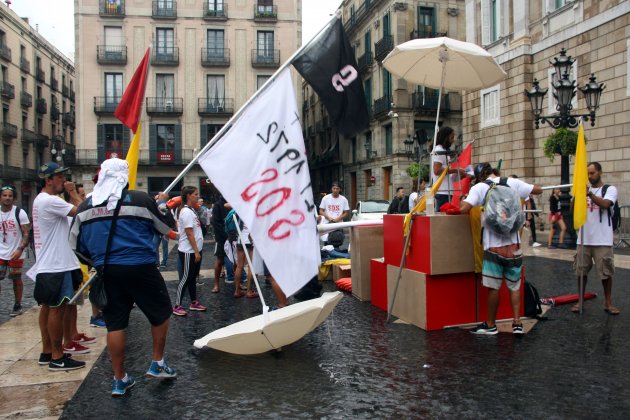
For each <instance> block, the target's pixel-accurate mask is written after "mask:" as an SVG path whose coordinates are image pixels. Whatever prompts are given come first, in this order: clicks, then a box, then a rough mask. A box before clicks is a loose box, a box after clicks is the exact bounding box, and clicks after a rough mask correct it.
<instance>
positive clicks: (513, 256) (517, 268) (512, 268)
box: [460, 163, 542, 335]
mask: <svg viewBox="0 0 630 420" xmlns="http://www.w3.org/2000/svg"><path fill="white" fill-rule="evenodd" d="M474 172H475V177H476V178H477V181H478V182H477V183H476V184H475V185H474V186H473V187H472V188H471V189H470V193H469V194H468V197H466V199H464V201H462V203H461V205H460V211H461V213H469V212H470V210H471V209H472V208H473V207H475V206H481V205H483V204H484V201H485V199H486V196H487V192H488V190H489V189H490V186H489V185H488V183H487V181H490V182H493V183H495V184H498V183H499V181H500V179H499V178H496V177H494V176H492V175H493V174H492V167H491V166H490V164H489V163H482V164H479V165H477V166H476V167H475V171H474ZM507 185H508V186H509V188H511V189H512V190H514V191H515V192H516V194H517V195H518V196H519V197H521V198H522V199H525V198H526V197H528V196H529V195H530V194H540V193H542V188H540V187H539V186H537V185H532V184H527V183H525V182H523V181H521V180H519V179H515V178H507ZM496 188H505V187H501V186H497V187H496ZM516 204H517V205H520V203H516ZM482 224H483V226H484V229H483V239H482V240H483V249H484V253H483V269H482V276H483V280H482V283H483V285H484V286H485V287H487V288H488V320H487V321H485V322H483V323H481V324H480V325H479V326H477V327H476V328H475V329H474V330H473V333H475V334H485V335H494V334H497V333H498V330H497V326H496V323H495V322H496V315H497V309H498V307H499V289H500V288H501V283H502V282H503V279H505V280H506V285H507V287H508V289H509V290H510V302H511V304H512V313H513V316H514V320H513V323H512V332H513V333H514V334H523V324H522V323H521V321H520V305H521V293H520V287H521V268H522V252H521V249H520V238H519V235H518V230H515V231H514V233H511V234H508V235H499V234H498V233H496V232H495V231H493V230H492V229H491V228H489V226H487V223H486V218H485V217H483V218H482Z"/></svg>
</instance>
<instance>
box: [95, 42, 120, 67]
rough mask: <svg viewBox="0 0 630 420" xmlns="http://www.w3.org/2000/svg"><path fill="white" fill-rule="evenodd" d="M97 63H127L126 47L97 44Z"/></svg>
mask: <svg viewBox="0 0 630 420" xmlns="http://www.w3.org/2000/svg"><path fill="white" fill-rule="evenodd" d="M96 62H97V63H98V64H127V47H126V46H124V45H97V46H96Z"/></svg>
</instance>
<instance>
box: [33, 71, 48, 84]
mask: <svg viewBox="0 0 630 420" xmlns="http://www.w3.org/2000/svg"><path fill="white" fill-rule="evenodd" d="M35 78H36V79H37V81H38V82H42V83H44V82H45V81H46V73H45V72H44V70H43V69H39V68H38V69H35Z"/></svg>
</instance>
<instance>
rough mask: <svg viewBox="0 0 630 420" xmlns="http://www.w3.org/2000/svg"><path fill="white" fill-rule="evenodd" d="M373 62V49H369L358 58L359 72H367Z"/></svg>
mask: <svg viewBox="0 0 630 420" xmlns="http://www.w3.org/2000/svg"><path fill="white" fill-rule="evenodd" d="M372 63H374V59H373V58H372V51H367V52H366V53H365V54H363V55H362V56H361V57H359V59H358V60H357V65H358V66H359V73H365V72H366V71H367V70H368V69H369V68H370V66H371V65H372Z"/></svg>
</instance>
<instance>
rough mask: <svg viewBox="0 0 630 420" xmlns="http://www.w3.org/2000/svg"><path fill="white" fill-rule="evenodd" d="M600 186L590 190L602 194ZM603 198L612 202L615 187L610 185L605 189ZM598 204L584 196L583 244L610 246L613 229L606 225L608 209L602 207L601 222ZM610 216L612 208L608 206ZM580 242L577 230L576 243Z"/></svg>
mask: <svg viewBox="0 0 630 420" xmlns="http://www.w3.org/2000/svg"><path fill="white" fill-rule="evenodd" d="M602 189H603V186H602V187H599V188H593V187H591V188H590V191H591V192H592V193H593V194H594V195H596V196H597V197H601V196H602ZM603 198H604V200H610V201H611V202H612V203H613V204H614V203H615V201H617V188H615V187H613V186H612V185H611V186H609V187H608V189H607V190H606V196H605V197H603ZM599 210H600V209H599V206H598V205H597V204H595V203H594V202H593V201H592V200H591V199H590V197H586V223H585V224H584V226H582V232H583V235H584V245H592V246H612V244H613V230H612V226H609V225H608V209H602V212H601V222H600V213H599ZM610 211H611V216H612V211H613V208H612V206H610ZM581 243H582V234H580V233H579V232H578V244H581Z"/></svg>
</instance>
